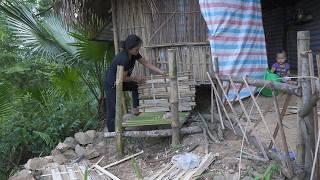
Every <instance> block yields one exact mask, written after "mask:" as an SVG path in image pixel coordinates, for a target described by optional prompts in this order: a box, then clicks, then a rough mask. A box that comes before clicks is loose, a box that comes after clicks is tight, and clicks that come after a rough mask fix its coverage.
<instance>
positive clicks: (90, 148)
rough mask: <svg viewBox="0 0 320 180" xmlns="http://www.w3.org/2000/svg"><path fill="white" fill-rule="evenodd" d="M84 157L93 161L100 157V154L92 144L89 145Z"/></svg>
mask: <svg viewBox="0 0 320 180" xmlns="http://www.w3.org/2000/svg"><path fill="white" fill-rule="evenodd" d="M84 156H85V157H86V158H87V159H92V158H95V157H98V156H100V153H99V152H98V151H97V150H96V148H94V147H93V145H92V144H88V146H87V147H86V153H85V155H84Z"/></svg>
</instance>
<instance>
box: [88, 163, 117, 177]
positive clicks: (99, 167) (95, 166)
mask: <svg viewBox="0 0 320 180" xmlns="http://www.w3.org/2000/svg"><path fill="white" fill-rule="evenodd" d="M93 167H94V168H96V169H97V170H99V171H101V172H102V173H103V174H105V175H107V176H108V177H110V178H111V179H113V180H120V179H119V178H118V177H117V176H115V175H113V174H112V173H110V172H109V171H107V170H105V169H103V168H102V167H101V166H99V165H97V164H95V165H93Z"/></svg>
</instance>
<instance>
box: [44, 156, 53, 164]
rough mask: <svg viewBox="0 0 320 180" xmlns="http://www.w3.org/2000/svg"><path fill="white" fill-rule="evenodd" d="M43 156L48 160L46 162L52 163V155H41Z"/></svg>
mask: <svg viewBox="0 0 320 180" xmlns="http://www.w3.org/2000/svg"><path fill="white" fill-rule="evenodd" d="M43 158H45V159H46V160H48V163H52V162H53V156H45V157H43Z"/></svg>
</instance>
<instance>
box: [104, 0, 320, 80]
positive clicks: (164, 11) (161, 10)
mask: <svg viewBox="0 0 320 180" xmlns="http://www.w3.org/2000/svg"><path fill="white" fill-rule="evenodd" d="M261 3H262V13H263V25H264V30H265V35H266V47H267V54H268V63H269V65H271V64H272V63H274V61H275V53H276V51H278V50H281V49H285V50H287V51H288V57H289V58H288V59H289V63H290V64H291V67H292V69H297V47H296V34H297V31H301V30H309V31H310V32H311V39H312V41H311V47H312V49H320V18H319V14H320V13H319V12H317V9H319V8H320V3H319V2H317V0H310V1H309V0H291V1H290V0H285V1H279V2H278V1H273V0H262V1H261ZM111 6H112V20H113V24H112V26H113V27H112V29H113V39H114V45H115V48H116V51H117V50H118V48H119V42H120V41H121V40H122V39H124V38H125V37H126V36H127V35H129V34H137V35H138V36H140V37H142V39H143V41H144V44H143V48H142V50H141V53H142V54H143V55H144V56H145V57H146V58H147V59H148V60H149V61H151V62H152V63H154V64H157V65H158V66H159V67H161V68H163V69H164V70H165V69H166V68H167V65H166V63H167V62H166V59H167V57H166V56H167V53H166V51H167V49H170V48H175V49H176V50H177V53H176V58H177V60H178V72H191V73H192V76H193V78H194V80H195V81H196V83H197V84H207V83H209V82H208V81H207V78H206V72H211V71H212V61H211V53H210V47H209V42H208V40H207V31H208V30H207V26H206V23H205V21H204V19H203V17H202V15H201V12H200V7H199V3H198V0H161V1H160V0H130V1H128V0H117V1H116V0H111ZM299 16H300V18H301V16H302V18H301V19H299ZM106 29H107V31H110V25H109V26H108V28H106ZM103 33H105V31H103V32H102V34H103ZM104 37H105V36H103V35H102V36H101V37H100V39H102V40H103V38H104ZM107 39H109V40H110V32H109V36H108V38H107ZM135 70H136V72H135V73H138V74H142V75H146V76H148V75H150V72H149V71H148V70H145V68H140V67H138V68H135Z"/></svg>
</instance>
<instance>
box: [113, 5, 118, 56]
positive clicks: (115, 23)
mask: <svg viewBox="0 0 320 180" xmlns="http://www.w3.org/2000/svg"><path fill="white" fill-rule="evenodd" d="M116 8H117V5H116V0H111V10H112V29H113V43H114V53H115V54H118V53H119V40H118V27H117V14H116Z"/></svg>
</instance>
